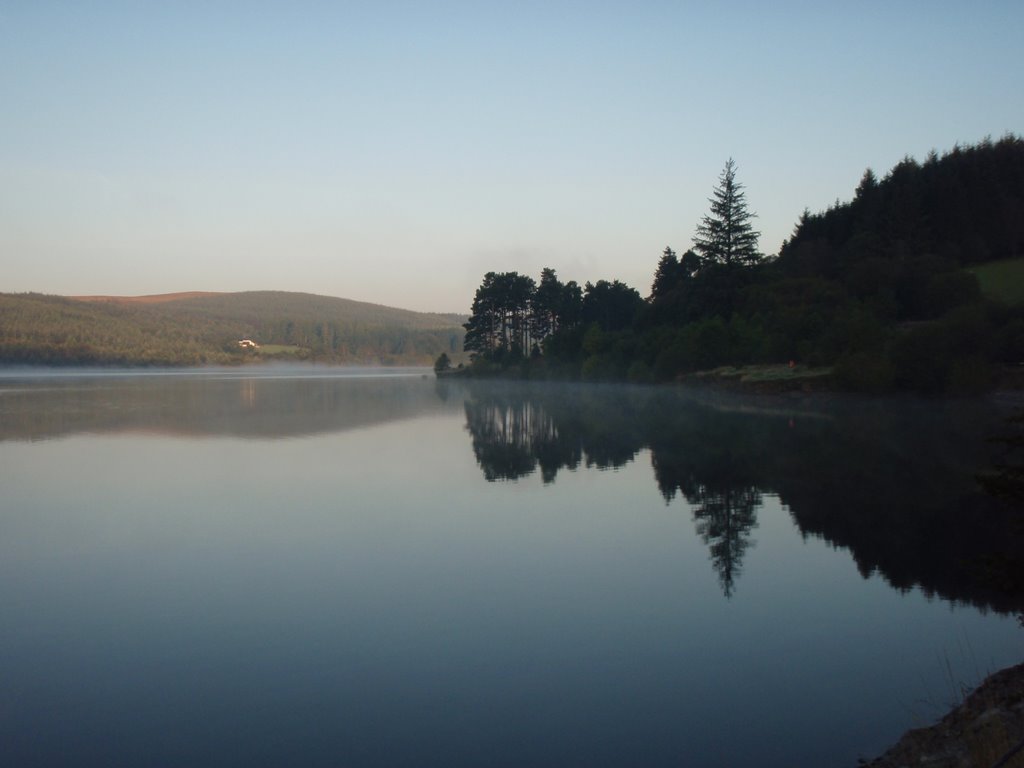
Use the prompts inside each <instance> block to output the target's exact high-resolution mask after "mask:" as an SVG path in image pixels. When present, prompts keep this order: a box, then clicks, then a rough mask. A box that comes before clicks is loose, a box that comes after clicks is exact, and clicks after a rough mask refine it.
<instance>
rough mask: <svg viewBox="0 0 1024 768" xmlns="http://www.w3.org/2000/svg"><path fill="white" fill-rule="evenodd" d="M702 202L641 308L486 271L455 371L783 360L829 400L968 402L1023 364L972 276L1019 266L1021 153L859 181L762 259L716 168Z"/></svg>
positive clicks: (555, 372)
mask: <svg viewBox="0 0 1024 768" xmlns="http://www.w3.org/2000/svg"><path fill="white" fill-rule="evenodd" d="M709 203H710V205H709V210H708V212H707V213H706V214H705V215H704V216H703V217H702V218H701V219H700V221H699V222H698V224H697V226H696V228H695V233H694V237H693V243H692V247H691V248H689V249H687V250H686V251H684V252H683V253H682V255H679V254H677V252H676V251H675V250H674V249H672V248H671V247H666V248H665V249H664V251H663V252H662V254H661V256H660V259H659V260H658V262H657V264H656V265H655V269H654V274H653V277H652V284H651V289H650V292H649V294H648V295H647V296H646V297H644V296H641V295H640V293H639V291H637V290H636V289H634V288H631V287H630V286H628V285H625V284H624V283H622V282H620V281H618V280H611V281H609V280H599V281H597V282H596V283H590V282H587V283H586V284H585V286H584V287H583V288H582V289H581V288H580V287H579V286H578V285H577V284H576V283H575V282H572V281H570V282H568V283H562V282H561V281H559V280H558V277H557V275H556V273H555V271H554V270H553V269H550V268H548V269H545V270H544V271H543V272H542V273H541V277H540V281H539V282H535V281H534V280H533V279H532V278H530V277H528V276H525V275H520V274H518V273H516V272H506V273H495V272H489V273H487V275H486V276H485V277H484V281H483V283H482V284H481V286H480V288H479V289H478V290H477V293H476V295H475V297H474V301H473V305H472V314H471V317H470V320H469V322H468V323H467V324H466V326H465V328H466V341H465V349H466V351H467V352H469V353H470V355H471V358H472V361H473V362H472V365H471V368H470V370H471V372H473V373H478V374H481V375H511V376H526V377H538V378H544V377H548V378H550V377H558V378H582V379H596V380H601V379H605V380H631V381H638V382H646V381H672V380H676V379H678V378H679V377H681V376H686V375H688V374H690V373H693V372H696V371H701V370H706V369H712V368H716V367H719V366H741V365H757V364H788V363H790V362H791V361H792V362H793V363H794V364H796V365H798V366H813V367H826V368H831V370H832V380H833V383H834V385H835V386H838V387H840V388H846V389H853V390H864V391H887V390H891V389H906V390H915V391H931V392H941V391H953V392H977V391H981V390H984V389H986V388H987V387H989V386H991V385H992V384H993V383H994V382H995V381H996V379H997V377H998V376H999V375H1000V374H999V372H1000V370H1001V366H1003V365H1005V364H1009V363H1016V362H1019V361H1021V360H1024V308H1022V307H1020V306H1016V305H1013V304H1005V303H1000V302H998V301H994V300H993V299H992V298H990V297H988V296H986V295H985V294H984V293H983V292H982V290H981V287H980V283H979V278H978V276H979V274H981V275H982V276H983V272H984V265H986V264H988V263H989V262H992V261H995V260H1006V259H1016V258H1021V257H1024V140H1022V139H1020V138H1017V137H1015V136H1007V137H1005V138H1003V139H1001V140H999V141H998V142H992V141H988V140H986V141H983V142H981V143H980V144H978V145H976V146H963V147H961V146H958V147H956V148H954V149H953V150H952V151H951V152H948V153H946V154H945V155H943V156H941V157H940V156H939V155H937V154H936V153H932V154H931V155H929V157H928V159H927V160H926V161H925V162H924V163H923V164H922V163H917V162H916V161H914V160H912V159H910V158H907V159H905V160H904V161H902V162H900V163H899V164H897V165H896V166H895V167H894V168H893V169H892V170H891V171H890V172H889V173H888V174H886V175H885V176H884V177H883V178H881V179H879V178H878V177H876V176H875V174H874V172H873V171H871V170H870V169H869V170H868V171H866V172H865V174H864V176H863V177H862V179H861V182H860V184H859V185H858V186H857V188H856V190H855V192H854V196H853V199H852V200H850V201H849V202H847V203H840V202H838V201H837V203H836V204H835V205H834V206H833V207H831V208H829V209H827V210H825V211H823V212H821V213H818V214H811V213H809V212H808V211H805V212H804V213H803V214H802V215H801V216H800V217H799V219H798V222H797V225H796V227H795V229H794V232H793V234H792V236H791V237H790V238H788V239H787V240H786V241H785V242H784V243H783V245H782V248H781V249H780V252H779V254H778V255H765V254H762V253H761V252H760V251H759V249H758V239H759V232H757V230H755V229H754V227H753V220H754V219H755V218H756V214H755V213H754V212H752V211H751V210H750V209H749V207H748V205H747V201H746V195H745V189H744V187H743V185H742V184H740V182H739V181H738V179H737V166H736V164H735V162H734V161H733V160H731V159H730V160H729V161H728V162H727V163H726V164H725V167H724V169H723V171H722V173H721V175H720V177H719V179H718V182H717V184H716V186H715V187H714V189H713V191H712V196H711V198H710V199H709ZM1020 267H1021V278H1022V279H1024V259H1022V261H1021V265H1020Z"/></svg>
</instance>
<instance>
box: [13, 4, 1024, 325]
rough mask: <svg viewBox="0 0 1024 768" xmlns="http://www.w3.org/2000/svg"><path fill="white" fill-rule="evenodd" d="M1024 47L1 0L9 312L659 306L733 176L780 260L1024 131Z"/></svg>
mask: <svg viewBox="0 0 1024 768" xmlns="http://www.w3.org/2000/svg"><path fill="white" fill-rule="evenodd" d="M1022 33H1024V3H1022V2H1020V1H1019V0H1006V1H999V0H992V1H991V2H970V3H969V2H943V1H942V0H933V1H931V2H917V1H915V0H903V1H901V2H893V0H886V1H885V2H874V1H873V0H868V2H861V3H857V4H850V3H847V4H838V3H824V2H821V0H816V1H815V2H790V1H789V0H779V1H778V2H775V3H770V4H769V3H763V2H744V1H742V0H737V1H735V2H723V3H711V2H700V3H698V2H686V1H685V0H675V2H655V1H651V2H644V1H643V0H633V2H601V0H590V2H560V1H559V0H546V1H544V2H533V1H532V0H520V2H516V3H508V2H502V3H497V2H494V3H489V2H484V1H483V0H478V1H477V2H431V1H430V0H420V2H389V1H388V0H381V1H380V2H372V3H371V2H368V0H363V2H358V3H347V2H343V1H338V2H323V3H317V2H301V0H297V1H296V2H288V3H285V2H280V3H270V2H258V0H254V1H252V2H239V3H232V2H188V1H187V0H185V1H183V2H174V3H155V2H123V3H113V2H109V3H108V2H88V3H80V2H66V3H58V2H46V1H45V0H35V1H32V0H0V105H2V107H0V292H24V291H36V292H42V293H51V294H62V295H84V294H115V295H142V294H154V293H170V292H177V291H192V290H203V291H242V290H288V291H305V292H310V293H319V294H325V295H330V296H341V297H344V298H349V299H356V300H359V301H369V302H373V303H377V304H385V305H388V306H394V307H403V308H408V309H416V310H422V311H436V312H468V310H469V306H470V304H471V302H472V299H473V293H474V291H475V290H476V288H477V286H479V284H480V282H481V279H482V278H483V275H484V274H485V273H486V272H488V271H492V270H493V271H510V270H515V271H518V272H520V273H525V274H529V275H531V276H533V277H534V278H539V275H540V270H541V269H542V268H544V267H553V268H554V269H555V270H557V272H558V275H559V277H560V278H561V279H562V280H576V281H577V282H579V283H580V284H581V285H582V284H584V283H585V282H587V281H592V282H596V281H597V280H600V279H606V280H612V279H619V280H622V281H624V282H626V283H628V284H629V285H631V286H633V287H635V288H637V289H638V290H639V291H640V292H641V294H643V295H647V293H649V291H650V285H651V281H652V278H653V275H654V271H655V268H656V266H657V262H658V259H659V257H660V255H661V252H662V250H663V249H664V248H665V247H666V246H671V247H672V248H674V249H675V250H677V251H679V252H682V251H684V250H686V249H687V248H688V247H690V246H691V244H692V238H693V234H694V230H695V228H696V226H697V224H698V222H699V221H700V218H701V216H703V215H704V214H705V213H707V211H708V198H709V196H710V195H711V194H712V191H713V189H714V187H715V185H716V183H717V181H718V178H719V175H720V174H721V172H722V168H723V166H724V165H725V162H726V160H728V159H729V158H730V157H731V158H733V159H734V160H735V162H736V166H737V179H738V181H739V182H740V183H742V184H743V185H744V187H745V191H746V196H747V204H748V206H749V208H750V209H751V210H752V211H754V212H755V213H756V214H757V216H758V218H757V219H755V222H754V224H755V226H756V228H757V229H758V230H760V232H761V240H760V248H761V250H762V251H763V252H765V253H766V254H772V253H776V252H777V251H778V249H779V246H780V244H781V242H782V240H783V239H784V238H786V237H788V236H789V235H790V234H791V233H792V231H793V227H794V225H795V223H796V221H797V219H798V217H799V216H800V214H801V212H802V211H803V210H804V209H810V210H811V211H819V210H822V209H824V208H826V207H828V206H829V205H831V204H832V203H834V202H835V201H836V200H837V199H842V200H847V199H849V198H850V197H851V196H852V194H853V190H854V188H855V187H856V185H857V183H858V181H859V180H860V178H861V176H862V175H863V173H864V170H865V169H866V168H869V167H870V168H872V169H873V170H874V171H875V172H876V173H877V174H878V175H879V176H882V175H884V174H885V172H887V171H888V170H889V169H890V168H891V167H892V166H893V165H895V164H896V163H897V162H899V161H900V160H901V159H902V158H903V157H904V156H907V155H910V156H913V157H916V158H918V159H922V160H923V159H924V157H925V156H926V155H927V153H928V152H929V151H930V150H933V149H934V150H936V151H938V152H939V153H940V154H941V153H942V152H944V151H948V150H950V149H952V148H953V146H954V145H956V144H958V143H959V144H972V143H977V142H978V141H981V140H982V139H984V138H985V137H986V136H991V137H992V138H993V139H998V138H999V137H1001V136H1003V135H1005V134H1007V133H1015V134H1018V135H1019V134H1022V133H1024V85H1022V84H1024V55H1022V53H1021V48H1020V39H1021V35H1022Z"/></svg>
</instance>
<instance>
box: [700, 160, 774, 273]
mask: <svg viewBox="0 0 1024 768" xmlns="http://www.w3.org/2000/svg"><path fill="white" fill-rule="evenodd" d="M708 201H709V202H710V203H711V213H710V214H707V215H705V216H704V218H703V219H701V222H700V224H698V225H697V233H696V234H695V235H694V238H693V247H694V250H696V251H697V252H698V253H699V254H700V256H701V260H702V261H703V266H710V265H714V264H720V265H723V266H725V267H740V266H751V265H753V264H755V263H757V262H758V261H759V260H760V259H761V254H760V253H759V252H758V250H757V239H758V238H759V237H760V236H761V233H760V232H758V231H756V230H755V229H754V228H753V227H751V225H750V220H751V219H753V218H754V217H755V216H756V215H757V214H754V213H751V212H750V211H748V210H747V202H746V195H745V194H744V193H743V185H742V184H740V183H739V182H738V181H736V163H734V162H733V159H732V158H731V157H730V158H729V160H728V161H727V162H726V164H725V169H724V170H723V171H722V175H721V176H720V177H719V180H718V186H717V187H715V191H714V193H713V196H712V197H710V198H709V199H708Z"/></svg>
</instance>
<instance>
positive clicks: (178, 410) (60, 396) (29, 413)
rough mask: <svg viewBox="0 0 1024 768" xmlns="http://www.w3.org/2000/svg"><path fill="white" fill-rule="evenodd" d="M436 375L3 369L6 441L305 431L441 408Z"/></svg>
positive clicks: (0, 429) (1, 435) (0, 428)
mask: <svg viewBox="0 0 1024 768" xmlns="http://www.w3.org/2000/svg"><path fill="white" fill-rule="evenodd" d="M455 407H458V406H457V405H456V404H446V403H445V402H443V401H439V399H438V397H437V394H436V390H435V388H434V386H433V381H432V377H431V379H430V380H427V379H426V378H424V377H423V374H422V371H403V370H401V369H377V370H363V371H361V370H359V369H331V368H319V369H317V368H313V367H296V368H288V369H275V368H266V369H257V370H253V369H245V370H225V371H166V372H122V373H120V374H114V373H110V372H100V373H97V374H95V375H83V374H74V373H61V374H53V373H49V374H36V375H34V376H33V375H29V374H23V375H21V376H11V375H7V376H2V377H0V441H2V440H43V439H49V438H56V437H62V436H66V435H70V434H76V433H83V432H89V433H101V432H150V433H162V434H168V435H188V436H213V435H218V436H232V437H242V438H282V437H301V436H308V435H314V434H323V433H328V432H339V431H344V430H349V429H356V428H364V427H368V426H371V425H374V424H381V423H385V422H390V421H398V420H402V419H407V418H412V417H416V416H420V415H423V414H426V413H437V412H441V411H444V410H447V409H449V408H455Z"/></svg>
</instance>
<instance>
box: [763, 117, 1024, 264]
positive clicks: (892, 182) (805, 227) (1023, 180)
mask: <svg viewBox="0 0 1024 768" xmlns="http://www.w3.org/2000/svg"><path fill="white" fill-rule="evenodd" d="M1020 256H1024V139H1021V138H1018V137H1015V136H1007V137H1006V138H1003V139H1001V140H999V141H997V142H994V143H993V142H991V141H988V140H986V141H983V142H981V143H979V144H977V145H973V146H957V147H954V148H953V149H952V150H951V151H949V152H947V153H945V154H943V155H942V156H941V157H940V156H939V155H938V154H937V153H936V152H931V153H930V154H929V155H928V157H927V159H926V160H925V162H924V163H919V162H917V161H916V160H914V159H913V158H910V157H907V158H904V159H903V161H901V162H900V163H898V164H897V165H896V166H895V167H894V168H892V170H890V171H889V172H888V174H886V175H885V177H884V178H882V179H880V180H879V179H878V178H877V177H876V176H875V174H874V172H873V171H872V170H871V169H868V170H867V171H865V172H864V176H863V177H862V178H861V181H860V184H859V185H858V186H857V189H856V191H855V193H854V197H853V199H852V200H850V201H848V202H845V203H840V202H838V201H837V202H836V204H835V205H834V206H833V207H831V208H829V209H828V210H826V211H823V212H821V213H817V214H811V213H810V212H808V211H805V212H804V214H803V215H802V216H801V217H800V221H799V223H798V224H797V227H796V230H795V231H794V233H793V237H792V238H791V240H789V241H788V242H786V243H783V246H782V248H781V251H780V253H779V257H780V258H779V262H780V266H781V267H783V269H784V271H785V272H786V273H787V274H790V275H801V276H811V277H826V278H836V277H843V276H846V277H850V276H851V275H850V274H849V273H851V272H859V273H863V272H864V271H865V268H864V266H863V265H864V264H865V263H868V269H869V270H872V269H873V270H874V271H878V269H879V268H880V262H889V263H890V264H892V263H893V262H901V261H903V262H906V261H907V260H912V259H914V258H921V257H927V258H928V259H929V261H930V265H929V266H930V267H932V268H933V269H934V268H935V267H939V268H943V269H951V268H955V267H964V266H970V265H972V264H981V263H985V262H988V261H993V260H998V259H1009V258H1017V257H1020ZM853 277H856V275H854V276H853Z"/></svg>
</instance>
